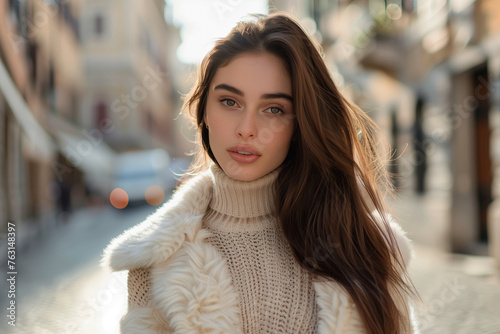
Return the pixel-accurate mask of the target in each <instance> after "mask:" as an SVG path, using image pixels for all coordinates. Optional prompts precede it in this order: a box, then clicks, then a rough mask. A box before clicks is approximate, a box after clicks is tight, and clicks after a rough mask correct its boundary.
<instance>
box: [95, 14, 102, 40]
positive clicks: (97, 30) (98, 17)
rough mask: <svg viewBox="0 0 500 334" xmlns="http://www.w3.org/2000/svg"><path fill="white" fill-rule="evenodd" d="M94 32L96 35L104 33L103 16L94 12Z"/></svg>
mask: <svg viewBox="0 0 500 334" xmlns="http://www.w3.org/2000/svg"><path fill="white" fill-rule="evenodd" d="M94 34H95V35H96V36H102V35H103V34H104V17H102V15H101V14H96V16H95V17H94Z"/></svg>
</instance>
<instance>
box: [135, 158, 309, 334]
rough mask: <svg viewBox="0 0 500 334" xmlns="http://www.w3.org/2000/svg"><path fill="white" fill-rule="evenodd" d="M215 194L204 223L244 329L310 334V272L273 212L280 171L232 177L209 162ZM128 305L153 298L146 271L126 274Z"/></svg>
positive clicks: (252, 332)
mask: <svg viewBox="0 0 500 334" xmlns="http://www.w3.org/2000/svg"><path fill="white" fill-rule="evenodd" d="M211 170H212V173H213V176H214V179H213V182H214V190H213V197H212V200H211V202H210V205H209V208H208V210H207V213H206V215H205V216H204V218H203V226H204V227H205V228H207V230H209V231H210V232H212V236H210V237H209V238H208V239H207V241H208V242H210V243H211V244H212V245H213V246H215V247H216V249H217V250H218V251H219V252H220V253H221V254H222V255H223V257H224V259H225V260H226V261H227V265H228V268H229V272H230V274H231V278H232V282H233V284H234V286H235V288H236V290H237V293H238V301H239V305H240V321H241V324H242V330H243V333H248V334H254V333H304V334H307V333H314V332H315V330H316V326H317V307H316V303H315V292H314V287H313V284H312V279H311V274H310V273H308V272H307V271H306V270H305V269H303V268H302V267H301V266H300V265H299V264H298V263H297V261H296V260H295V259H294V257H293V254H292V251H291V249H290V247H289V245H288V244H287V242H286V240H285V238H284V235H283V232H282V231H281V228H280V226H279V225H278V222H277V221H276V218H275V216H274V188H273V182H274V180H275V179H276V177H277V175H278V171H276V170H275V171H273V172H271V173H269V174H268V175H266V176H264V177H262V178H260V179H258V180H255V181H252V182H243V181H236V180H233V179H231V178H230V177H228V176H227V175H226V174H225V173H224V171H222V170H221V169H220V168H219V167H217V166H216V165H213V166H212V168H211ZM128 282H129V284H128V285H129V309H133V308H137V307H142V306H144V305H148V303H150V300H151V291H150V290H151V288H150V287H151V281H150V278H149V271H148V270H146V269H143V268H141V269H136V270H133V271H131V272H130V274H129V279H128Z"/></svg>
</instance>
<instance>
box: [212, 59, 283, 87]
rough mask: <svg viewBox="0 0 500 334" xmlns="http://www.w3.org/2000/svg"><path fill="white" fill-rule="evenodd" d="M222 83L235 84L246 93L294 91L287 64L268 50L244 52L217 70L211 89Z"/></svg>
mask: <svg viewBox="0 0 500 334" xmlns="http://www.w3.org/2000/svg"><path fill="white" fill-rule="evenodd" d="M221 83H224V84H229V85H231V86H234V87H235V88H238V89H239V90H241V91H242V92H243V93H244V94H247V93H251V92H258V93H275V92H282V93H287V94H289V95H291V93H292V82H291V79H290V75H289V73H288V71H287V69H286V67H285V64H284V63H283V61H282V60H281V59H280V58H279V57H277V56H275V55H273V54H270V53H266V52H262V53H243V54H241V55H238V56H236V57H235V58H233V59H232V60H231V61H230V62H229V63H228V64H227V65H225V66H223V67H220V68H219V69H218V70H217V72H216V73H215V76H214V78H213V80H212V83H211V90H213V88H214V87H215V86H217V85H219V84H221ZM245 91H248V92H245Z"/></svg>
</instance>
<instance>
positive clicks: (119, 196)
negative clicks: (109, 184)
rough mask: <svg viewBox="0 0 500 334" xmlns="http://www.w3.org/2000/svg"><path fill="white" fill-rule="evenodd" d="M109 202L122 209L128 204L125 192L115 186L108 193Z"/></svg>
mask: <svg viewBox="0 0 500 334" xmlns="http://www.w3.org/2000/svg"><path fill="white" fill-rule="evenodd" d="M109 202H110V203H111V205H112V206H114V207H115V208H117V209H124V208H126V207H127V205H128V195H127V192H126V191H125V190H123V189H121V188H115V189H113V191H112V192H111V194H110V195H109Z"/></svg>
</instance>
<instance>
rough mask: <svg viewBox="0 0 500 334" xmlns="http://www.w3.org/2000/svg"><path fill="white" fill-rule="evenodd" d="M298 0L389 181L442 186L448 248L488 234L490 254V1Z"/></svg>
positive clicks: (498, 206)
mask: <svg viewBox="0 0 500 334" xmlns="http://www.w3.org/2000/svg"><path fill="white" fill-rule="evenodd" d="M274 3H279V4H280V6H281V8H280V7H278V8H279V9H287V8H289V7H290V6H291V7H293V8H295V7H296V5H295V4H294V3H295V2H294V1H272V2H270V4H274ZM307 3H308V4H309V6H308V7H307V8H306V10H305V12H303V13H301V14H300V15H304V16H309V17H312V18H313V19H314V20H315V23H316V26H317V29H318V31H319V34H317V35H319V36H320V38H319V40H320V42H321V43H322V46H323V48H324V50H325V54H326V60H327V62H329V63H334V64H335V65H334V66H333V67H334V68H336V69H338V71H339V73H340V74H341V78H343V79H342V80H345V81H346V82H348V83H354V86H352V87H349V89H347V90H346V91H348V92H349V93H350V95H351V96H352V98H353V99H354V100H355V101H356V102H357V103H358V104H359V105H360V106H361V107H362V108H363V109H364V110H366V111H368V112H369V113H370V115H371V116H372V117H373V118H374V119H375V120H376V121H377V123H378V124H379V125H380V126H381V128H382V129H383V130H384V132H385V133H386V134H387V136H388V139H389V141H390V142H391V146H392V147H393V149H394V152H393V157H394V158H395V159H394V162H393V163H392V164H391V166H390V169H391V172H393V173H394V174H395V175H396V176H398V175H400V177H395V178H394V183H395V185H396V186H397V187H398V188H406V189H408V188H411V189H413V190H414V191H415V192H416V193H418V194H426V193H428V192H440V193H442V194H444V195H443V198H444V200H443V206H444V208H445V210H446V208H448V211H449V212H448V217H449V221H450V229H449V240H450V244H449V248H450V249H451V250H453V251H459V252H476V251H477V250H478V247H477V246H478V245H479V244H481V243H482V242H486V241H489V243H490V245H489V247H490V249H492V248H494V247H499V248H497V249H498V250H497V252H498V253H499V255H498V256H499V258H500V240H498V239H500V227H498V225H499V224H500V149H499V147H500V111H499V109H500V89H499V84H500V82H499V81H500V59H499V57H500V56H499V55H500V2H499V1H496V0H477V1H475V0H440V1H431V0H385V1H384V0H336V1H322V0H313V1H309V2H307ZM287 6H288V7H287ZM299 19H301V17H300V16H299ZM342 80H340V81H342ZM494 240H498V241H494ZM495 245H498V246H495Z"/></svg>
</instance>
